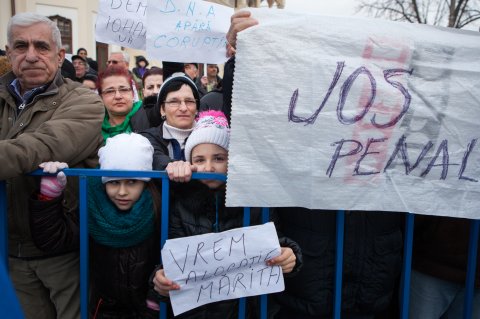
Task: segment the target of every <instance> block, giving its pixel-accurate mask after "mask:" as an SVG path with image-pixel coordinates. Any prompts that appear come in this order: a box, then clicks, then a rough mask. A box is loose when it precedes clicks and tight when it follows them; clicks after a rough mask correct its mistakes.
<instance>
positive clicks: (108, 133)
mask: <svg viewBox="0 0 480 319" xmlns="http://www.w3.org/2000/svg"><path fill="white" fill-rule="evenodd" d="M141 106H142V101H138V102H135V103H134V104H133V106H132V110H131V111H130V112H129V113H128V114H127V116H126V117H125V121H123V122H122V123H120V124H118V125H115V126H112V125H111V124H110V122H109V121H108V120H109V116H108V113H107V112H105V117H104V118H103V123H102V136H103V141H104V142H105V141H106V140H107V138H109V137H114V136H115V135H118V134H121V133H130V132H132V126H131V125H130V119H131V118H132V116H134V115H135V113H137V111H138V109H140V107H141Z"/></svg>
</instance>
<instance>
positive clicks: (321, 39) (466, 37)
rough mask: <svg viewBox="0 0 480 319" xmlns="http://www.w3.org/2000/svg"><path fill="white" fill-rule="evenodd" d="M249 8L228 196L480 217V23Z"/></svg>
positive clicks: (239, 58)
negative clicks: (450, 25)
mask: <svg viewBox="0 0 480 319" xmlns="http://www.w3.org/2000/svg"><path fill="white" fill-rule="evenodd" d="M252 11H253V15H254V17H256V18H257V19H258V20H259V25H258V26H256V27H253V28H250V29H247V30H245V31H243V32H240V34H239V36H238V42H237V55H236V67H235V82H234V88H233V99H232V102H233V106H232V125H231V127H232V131H231V140H230V149H229V163H228V182H227V185H228V187H227V205H228V206H255V207H275V206H286V207H288V206H300V207H307V208H316V209H333V210H336V209H345V210H381V211H407V212H411V213H417V214H429V215H446V216H453V217H467V218H480V210H479V208H478V207H479V206H480V192H479V190H480V187H479V186H480V185H479V182H478V181H479V180H480V143H479V141H478V139H479V135H480V130H479V119H480V107H479V105H480V104H479V96H480V81H479V79H480V59H479V56H480V34H479V33H478V32H473V31H462V30H456V29H447V28H435V27H431V26H426V25H418V24H409V23H398V22H389V21H383V20H373V19H360V18H352V17H328V16H315V15H307V14H302V15H300V14H298V15H297V14H293V13H288V12H281V11H282V10H270V11H276V12H275V13H273V12H268V13H265V12H263V11H256V10H252ZM252 74H253V75H254V76H252Z"/></svg>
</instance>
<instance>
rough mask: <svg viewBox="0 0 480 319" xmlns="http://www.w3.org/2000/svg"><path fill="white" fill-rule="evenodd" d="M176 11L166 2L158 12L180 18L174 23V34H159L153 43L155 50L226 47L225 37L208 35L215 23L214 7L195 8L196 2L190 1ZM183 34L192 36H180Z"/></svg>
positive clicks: (170, 3)
mask: <svg viewBox="0 0 480 319" xmlns="http://www.w3.org/2000/svg"><path fill="white" fill-rule="evenodd" d="M183 10H184V11H183V12H182V9H177V6H176V5H175V2H174V1H173V0H167V1H166V2H165V5H164V6H162V10H160V11H161V12H162V13H164V14H168V15H170V14H175V15H176V16H177V15H178V16H180V17H181V18H180V19H179V20H178V21H177V22H176V23H175V26H174V29H173V30H172V31H173V32H175V33H174V34H172V33H170V32H168V30H165V31H164V32H165V33H163V34H159V35H157V36H156V37H155V39H154V41H153V46H154V47H155V48H165V47H166V48H183V49H187V48H211V49H219V48H224V47H225V46H226V45H227V42H226V39H225V37H219V36H218V35H217V36H214V35H211V34H209V33H210V32H211V31H212V28H213V25H214V23H215V20H214V19H215V17H216V14H215V7H214V6H212V5H210V6H208V8H203V9H199V8H197V1H195V0H192V1H190V2H189V4H188V6H187V7H186V8H184V9H183ZM184 32H192V33H193V34H186V35H182V33H184Z"/></svg>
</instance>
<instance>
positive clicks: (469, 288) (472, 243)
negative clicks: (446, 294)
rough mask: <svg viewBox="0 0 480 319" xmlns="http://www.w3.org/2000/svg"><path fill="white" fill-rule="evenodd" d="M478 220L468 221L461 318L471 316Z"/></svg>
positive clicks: (464, 318) (479, 226)
mask: <svg viewBox="0 0 480 319" xmlns="http://www.w3.org/2000/svg"><path fill="white" fill-rule="evenodd" d="M479 228H480V220H471V221H470V240H469V244H468V262H467V278H466V279H465V306H464V308H463V319H470V318H472V310H473V309H472V301H473V291H474V288H475V272H476V268H477V254H478V239H479V238H478V234H479Z"/></svg>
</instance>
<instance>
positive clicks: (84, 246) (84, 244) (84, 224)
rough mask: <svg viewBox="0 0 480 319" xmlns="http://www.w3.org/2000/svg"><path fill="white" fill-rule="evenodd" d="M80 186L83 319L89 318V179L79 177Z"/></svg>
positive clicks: (81, 309)
mask: <svg viewBox="0 0 480 319" xmlns="http://www.w3.org/2000/svg"><path fill="white" fill-rule="evenodd" d="M78 183H79V186H80V210H79V214H80V215H79V218H80V315H81V318H82V319H87V318H88V317H89V316H88V313H89V311H88V257H89V256H88V207H87V206H88V202H87V177H86V176H84V175H83V176H80V177H79V181H78Z"/></svg>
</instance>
